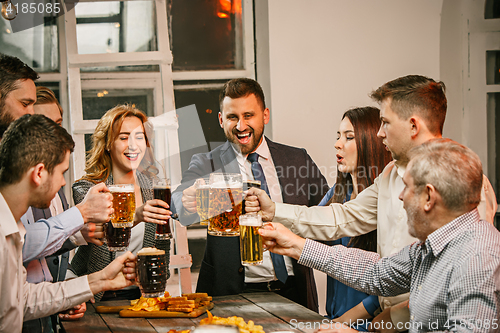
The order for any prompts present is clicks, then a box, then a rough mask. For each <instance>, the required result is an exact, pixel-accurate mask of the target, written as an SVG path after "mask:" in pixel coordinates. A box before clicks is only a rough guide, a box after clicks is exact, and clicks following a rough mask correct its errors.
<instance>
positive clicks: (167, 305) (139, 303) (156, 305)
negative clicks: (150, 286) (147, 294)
mask: <svg viewBox="0 0 500 333" xmlns="http://www.w3.org/2000/svg"><path fill="white" fill-rule="evenodd" d="M130 305H131V306H130V307H129V308H128V309H125V310H122V311H120V317H149V318H151V317H198V316H200V315H201V314H203V313H205V312H206V311H207V310H209V309H212V308H213V307H214V304H213V303H212V297H211V296H208V294H207V293H191V294H182V295H181V296H179V297H171V296H170V294H169V293H168V292H165V296H163V297H155V298H144V297H141V298H139V299H137V300H133V301H130Z"/></svg>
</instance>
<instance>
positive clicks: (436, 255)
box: [259, 139, 500, 333]
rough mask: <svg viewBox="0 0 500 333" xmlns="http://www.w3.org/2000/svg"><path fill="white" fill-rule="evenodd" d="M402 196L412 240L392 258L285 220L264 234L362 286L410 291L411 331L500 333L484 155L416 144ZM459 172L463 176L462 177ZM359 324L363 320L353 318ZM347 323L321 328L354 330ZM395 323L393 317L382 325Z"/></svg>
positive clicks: (450, 144)
mask: <svg viewBox="0 0 500 333" xmlns="http://www.w3.org/2000/svg"><path fill="white" fill-rule="evenodd" d="M406 156H407V157H408V158H409V159H410V161H409V163H408V165H407V168H406V171H405V173H404V176H403V183H404V188H403V190H402V192H401V193H400V195H399V199H400V200H402V201H403V206H404V209H405V210H406V212H407V216H408V219H407V230H408V231H409V234H410V235H411V236H412V237H415V238H417V241H415V242H414V243H413V244H411V245H408V246H406V247H404V248H403V249H402V250H401V251H399V252H397V253H395V254H392V255H391V256H388V257H383V258H381V256H380V255H378V254H376V253H373V252H368V251H363V250H360V249H355V248H347V247H343V246H342V245H337V246H332V247H329V246H327V245H324V244H321V243H318V242H316V241H313V240H310V239H307V240H306V239H304V238H301V237H299V236H297V235H295V234H293V233H292V232H291V231H290V230H288V229H287V228H286V227H284V226H283V225H281V224H279V223H273V224H272V227H271V226H266V227H265V229H261V230H260V231H259V233H260V234H261V235H262V236H263V237H264V244H265V246H266V247H267V248H268V249H269V250H270V251H273V252H276V253H280V254H284V255H289V256H291V257H293V258H296V259H298V260H299V263H301V264H303V265H306V266H309V267H312V268H314V269H318V270H321V271H323V272H325V273H327V274H329V275H331V276H332V277H334V278H335V279H337V280H339V281H341V282H342V283H345V284H347V285H349V286H351V287H353V288H356V289H358V290H363V291H364V292H366V293H369V294H374V295H384V296H395V295H398V294H401V293H406V292H410V294H411V297H410V302H409V311H410V320H409V322H408V323H398V324H399V325H400V326H398V327H397V328H398V329H399V330H405V329H406V330H409V332H429V331H439V332H457V331H460V332H498V330H499V327H500V322H499V317H498V315H499V313H500V303H499V299H498V294H499V292H500V281H499V279H498V278H497V277H498V274H499V273H500V233H499V232H498V230H496V229H495V227H493V226H492V225H491V224H490V223H488V222H487V221H484V220H480V217H479V212H478V210H477V206H478V204H479V202H480V200H481V189H482V181H483V172H482V167H481V162H480V160H479V157H478V156H477V155H476V154H475V153H474V152H473V151H472V150H470V149H469V148H467V147H465V146H462V145H460V144H458V143H456V142H454V141H452V140H449V139H433V140H430V141H427V142H426V143H424V144H422V145H421V146H418V147H415V148H413V149H412V150H411V151H410V152H409V153H406ZM456 175H460V177H457V176H456ZM354 323H356V322H354ZM349 325H350V323H347V325H346V326H344V325H342V324H341V323H331V324H330V325H324V327H323V328H324V330H321V332H325V333H326V332H330V333H334V332H355V331H354V330H353V329H350V328H349ZM381 326H388V327H389V328H390V329H392V328H393V324H392V323H391V322H384V323H379V326H378V328H377V327H373V329H375V330H383V328H382V329H381V328H380V327H381Z"/></svg>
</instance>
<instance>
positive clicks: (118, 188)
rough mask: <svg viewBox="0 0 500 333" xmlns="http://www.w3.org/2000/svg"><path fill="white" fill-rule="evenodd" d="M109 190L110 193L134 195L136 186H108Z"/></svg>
mask: <svg viewBox="0 0 500 333" xmlns="http://www.w3.org/2000/svg"><path fill="white" fill-rule="evenodd" d="M108 189H109V191H110V192H124V193H132V192H134V185H133V184H123V185H121V184H117V185H108Z"/></svg>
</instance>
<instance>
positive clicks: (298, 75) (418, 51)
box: [256, 0, 443, 314]
mask: <svg viewBox="0 0 500 333" xmlns="http://www.w3.org/2000/svg"><path fill="white" fill-rule="evenodd" d="M256 1H257V2H259V1H263V0H256ZM442 5H443V1H442V0H419V1H414V0H376V1H373V0H293V1H290V0H268V8H267V13H266V14H268V17H269V21H268V23H269V26H268V29H269V34H268V36H269V45H268V47H269V64H268V66H269V67H268V71H269V73H263V72H262V70H261V72H260V73H259V68H257V78H258V80H259V81H260V80H261V79H262V78H263V79H264V80H265V81H267V80H269V88H267V89H266V93H267V94H269V93H270V94H271V96H272V99H271V98H269V100H270V103H269V108H270V109H271V126H272V132H271V133H272V138H273V139H274V140H275V141H277V142H281V143H286V144H289V145H293V146H298V147H304V148H306V149H307V150H308V152H309V154H310V155H311V156H312V158H313V160H314V161H315V162H316V163H317V164H318V166H320V167H321V168H322V170H327V172H326V173H325V172H324V174H325V176H326V177H327V179H328V182H329V183H330V185H333V183H334V180H335V176H336V171H335V170H336V165H335V164H336V163H335V152H334V150H335V148H334V147H333V145H334V142H335V140H336V132H337V129H338V125H339V123H340V119H341V116H342V114H343V113H344V112H345V111H346V110H347V109H349V108H351V107H356V106H366V105H374V104H373V102H371V100H370V98H369V97H368V94H369V93H370V92H371V91H372V90H373V89H376V88H378V87H379V86H380V85H382V84H384V83H385V82H387V81H389V80H392V79H395V78H397V77H400V76H404V75H407V74H421V75H426V76H429V77H432V78H434V79H440V78H439V76H440V72H439V70H440V24H441V18H440V15H441V9H442ZM256 15H258V12H257V13H256ZM256 22H258V21H256ZM256 29H259V27H256ZM266 29H267V27H266ZM262 44H266V47H267V41H263V40H261V41H259V34H257V53H259V45H262ZM266 60H267V59H266ZM266 65H267V64H266ZM266 87H267V82H266ZM315 276H316V283H317V285H318V297H319V299H320V313H322V314H324V313H325V311H324V304H325V295H326V276H325V275H324V274H322V273H318V272H316V271H315Z"/></svg>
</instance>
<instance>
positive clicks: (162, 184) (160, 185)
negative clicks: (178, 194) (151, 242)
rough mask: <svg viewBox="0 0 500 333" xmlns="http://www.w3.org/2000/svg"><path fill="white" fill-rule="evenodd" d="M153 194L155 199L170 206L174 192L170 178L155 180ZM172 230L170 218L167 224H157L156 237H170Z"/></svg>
mask: <svg viewBox="0 0 500 333" xmlns="http://www.w3.org/2000/svg"><path fill="white" fill-rule="evenodd" d="M153 196H154V198H155V199H159V200H163V201H165V202H166V203H167V204H168V205H169V206H170V199H171V197H172V192H171V190H170V180H169V179H167V178H158V179H155V180H154V182H153ZM170 238H172V232H171V230H170V219H169V220H168V221H167V223H166V224H157V225H156V233H155V239H162V240H165V239H170Z"/></svg>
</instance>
